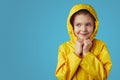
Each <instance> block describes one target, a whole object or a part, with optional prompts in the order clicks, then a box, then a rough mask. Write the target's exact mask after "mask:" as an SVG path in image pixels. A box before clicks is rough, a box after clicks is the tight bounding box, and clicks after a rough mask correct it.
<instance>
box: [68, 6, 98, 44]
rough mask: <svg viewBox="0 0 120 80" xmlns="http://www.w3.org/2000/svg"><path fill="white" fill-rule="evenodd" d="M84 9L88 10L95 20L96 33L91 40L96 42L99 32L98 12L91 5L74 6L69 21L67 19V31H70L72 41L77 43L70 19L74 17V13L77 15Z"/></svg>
mask: <svg viewBox="0 0 120 80" xmlns="http://www.w3.org/2000/svg"><path fill="white" fill-rule="evenodd" d="M82 9H86V10H88V11H89V12H90V13H91V14H92V15H93V16H94V18H95V20H96V21H95V28H94V32H93V33H92V35H91V36H90V40H94V38H95V36H96V33H97V31H98V17H97V14H96V11H95V10H94V8H93V7H92V6H90V5H89V4H76V5H75V6H73V8H72V9H71V10H70V13H69V15H68V19H67V29H68V34H69V36H70V40H71V41H72V42H73V43H75V41H76V40H77V37H76V36H75V35H74V31H73V27H72V25H71V23H70V19H71V17H72V15H73V14H74V13H76V12H77V11H79V10H82Z"/></svg>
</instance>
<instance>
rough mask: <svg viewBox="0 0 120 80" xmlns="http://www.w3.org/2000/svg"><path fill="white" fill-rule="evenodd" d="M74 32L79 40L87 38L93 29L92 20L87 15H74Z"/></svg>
mask: <svg viewBox="0 0 120 80" xmlns="http://www.w3.org/2000/svg"><path fill="white" fill-rule="evenodd" d="M73 27H74V33H75V35H76V36H77V37H78V38H80V39H81V40H85V39H89V37H90V36H91V34H92V33H93V31H94V21H93V19H92V18H91V17H90V16H89V15H85V14H79V15H76V16H75V18H74V22H73Z"/></svg>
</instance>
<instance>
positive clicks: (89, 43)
mask: <svg viewBox="0 0 120 80" xmlns="http://www.w3.org/2000/svg"><path fill="white" fill-rule="evenodd" d="M91 46H92V41H91V40H90V39H87V40H84V45H83V56H85V55H86V54H87V52H88V51H89V50H90V48H91Z"/></svg>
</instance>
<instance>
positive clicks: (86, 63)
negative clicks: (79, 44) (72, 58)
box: [80, 44, 112, 80]
mask: <svg viewBox="0 0 120 80" xmlns="http://www.w3.org/2000/svg"><path fill="white" fill-rule="evenodd" d="M80 66H81V67H82V68H83V69H84V70H85V71H86V72H88V73H89V74H91V75H92V76H93V77H94V78H95V80H107V77H108V75H109V73H110V69H111V67H112V62H111V60H110V55H109V52H108V49H107V47H106V45H105V44H104V45H103V46H102V48H101V50H100V51H99V56H98V57H96V56H95V55H94V54H92V53H91V52H88V53H87V55H86V56H85V57H84V58H83V60H82V61H81V63H80Z"/></svg>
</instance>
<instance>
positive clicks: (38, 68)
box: [0, 0, 120, 80]
mask: <svg viewBox="0 0 120 80" xmlns="http://www.w3.org/2000/svg"><path fill="white" fill-rule="evenodd" d="M77 3H88V4H91V5H92V6H93V7H94V8H95V10H96V11H97V14H98V17H99V23H100V24H99V32H98V34H97V38H98V39H101V40H103V41H105V42H106V44H107V46H108V48H109V51H110V55H111V59H112V62H113V66H112V70H111V73H110V76H109V78H108V80H119V79H120V76H119V72H120V61H119V60H120V58H119V57H120V51H119V50H120V48H119V46H120V33H119V32H120V27H119V25H120V20H119V18H120V16H119V15H120V9H119V7H120V4H119V3H120V1H119V0H0V80H57V79H56V77H55V69H56V65H57V50H58V46H59V45H60V44H61V43H63V42H65V41H67V40H69V36H68V32H67V28H66V20H67V16H68V14H69V11H70V9H71V8H72V6H73V5H74V4H77Z"/></svg>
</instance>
